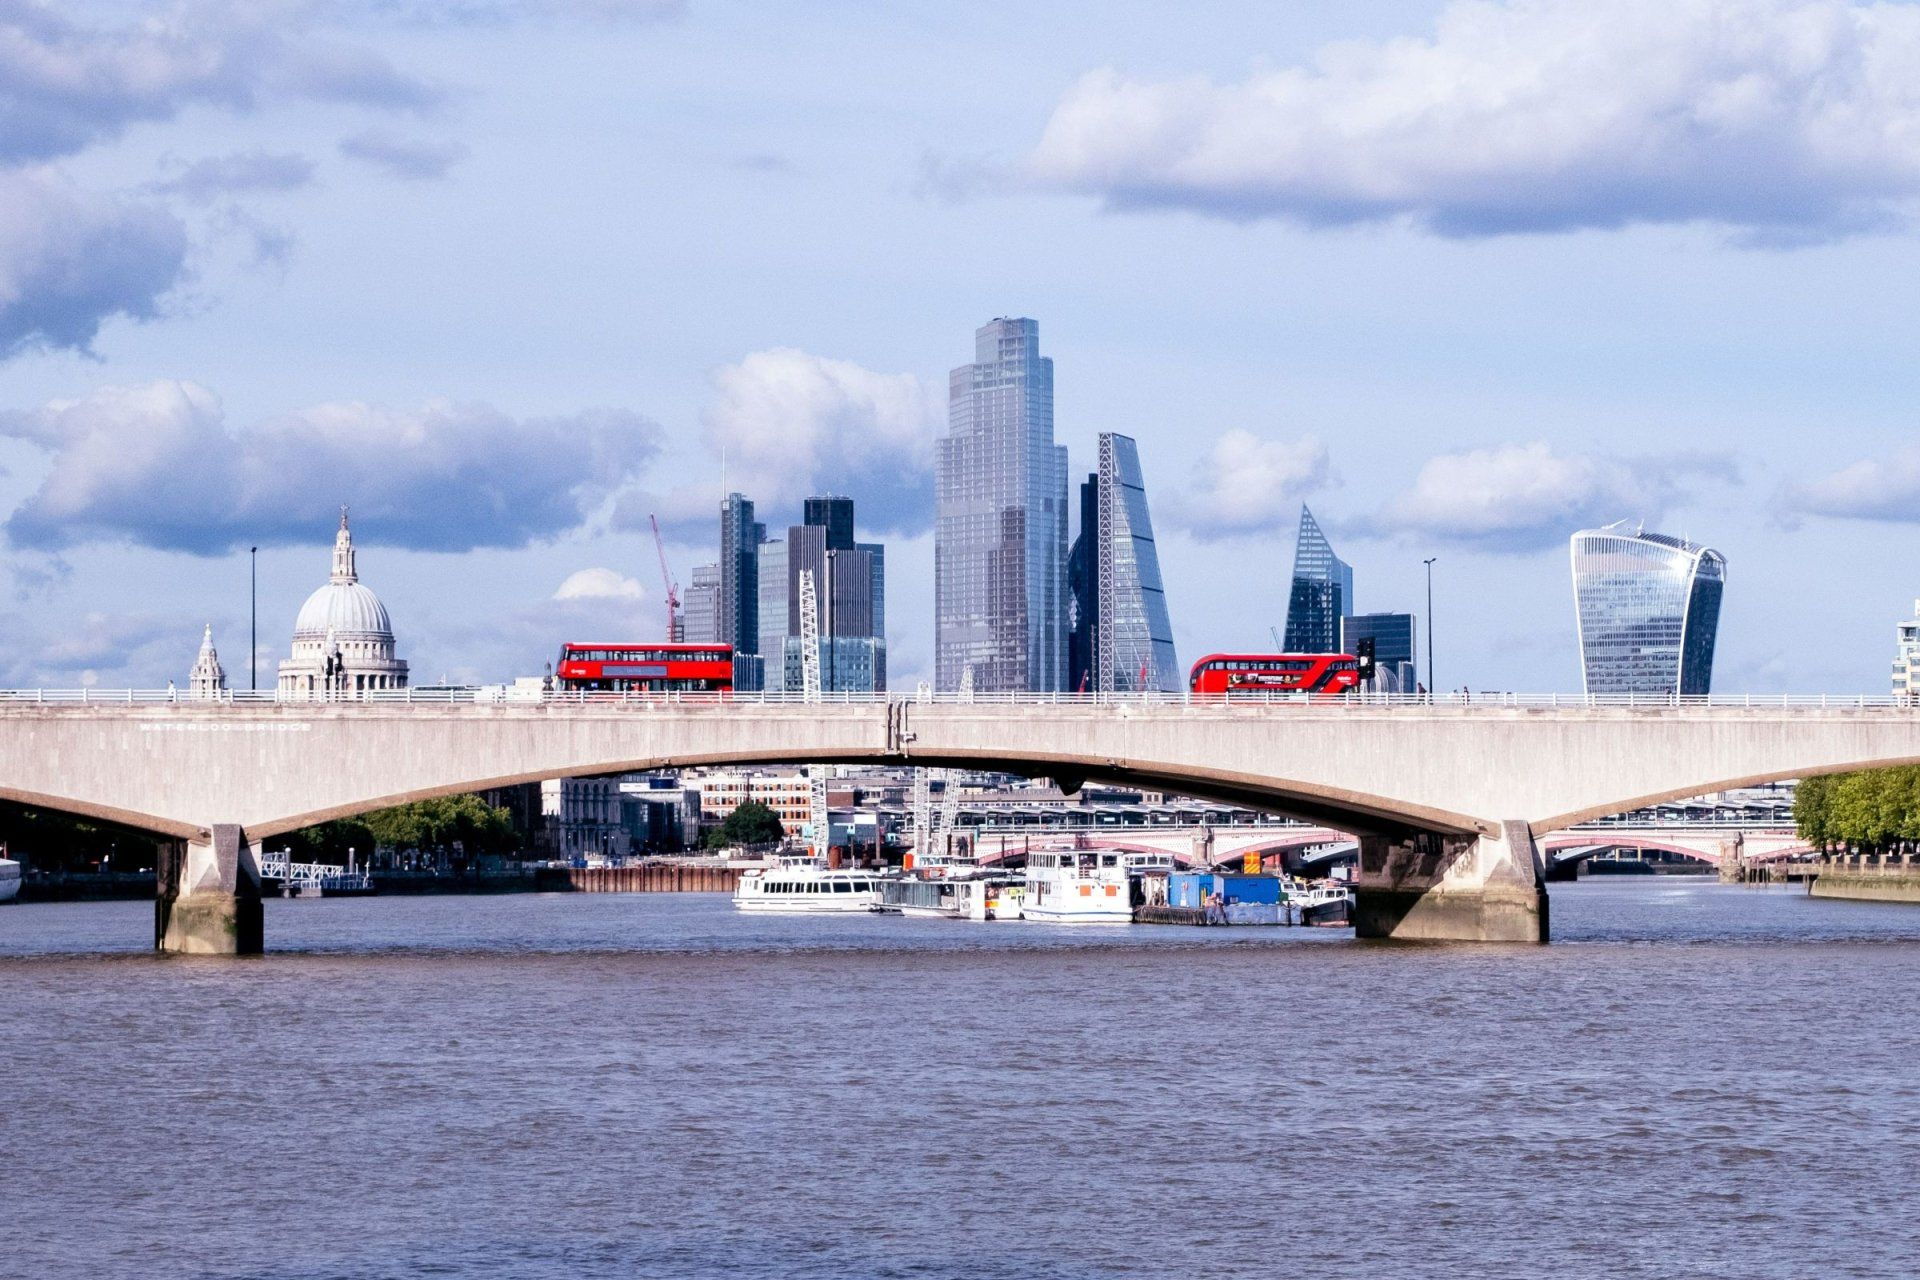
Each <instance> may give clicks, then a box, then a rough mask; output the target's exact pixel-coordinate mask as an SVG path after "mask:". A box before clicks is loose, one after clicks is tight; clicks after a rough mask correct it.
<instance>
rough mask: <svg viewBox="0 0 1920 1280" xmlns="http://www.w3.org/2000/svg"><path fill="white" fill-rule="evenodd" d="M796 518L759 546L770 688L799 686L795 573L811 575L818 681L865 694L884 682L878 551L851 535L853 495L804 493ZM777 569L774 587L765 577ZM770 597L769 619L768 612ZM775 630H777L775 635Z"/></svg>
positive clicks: (827, 687) (831, 688)
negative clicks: (800, 517) (800, 516)
mask: <svg viewBox="0 0 1920 1280" xmlns="http://www.w3.org/2000/svg"><path fill="white" fill-rule="evenodd" d="M802 509H803V511H804V512H805V515H804V523H802V524H797V525H793V526H791V527H789V528H788V529H787V536H786V537H785V538H784V539H781V540H779V541H776V542H769V543H767V544H765V546H764V547H763V548H762V549H761V562H760V572H761V575H762V578H761V588H760V600H761V608H762V610H763V612H762V614H761V618H760V632H761V635H762V637H763V638H764V639H763V645H762V650H761V652H762V654H763V655H764V656H765V657H766V659H767V661H768V676H767V679H768V683H769V685H770V687H774V688H785V689H787V690H788V691H789V692H792V691H796V690H798V689H799V688H800V647H799V646H800V639H799V637H800V575H801V573H803V572H809V571H810V572H811V573H812V574H813V581H814V591H815V599H816V607H817V608H818V609H819V611H820V614H819V618H818V623H819V628H820V684H821V688H822V689H824V690H826V691H828V692H833V691H836V690H837V691H840V692H858V693H870V692H879V691H882V690H884V689H886V687H887V642H886V623H885V598H886V595H885V593H886V569H885V551H884V548H882V546H881V545H880V544H879V543H875V542H855V541H854V540H853V536H854V535H853V529H854V513H853V499H851V498H839V497H816V498H808V499H807V500H806V501H805V503H804V504H803V506H802ZM774 572H778V573H779V574H780V577H781V582H780V584H779V586H778V588H777V589H776V588H775V587H774V586H773V585H772V584H771V583H770V582H768V581H767V577H768V575H770V574H772V573H774ZM776 603H777V605H778V607H779V610H780V617H779V619H778V624H777V628H776V622H775V620H774V619H773V618H771V617H769V616H768V612H769V611H770V610H771V609H772V607H773V606H774V605H775V604H776ZM776 630H777V636H776Z"/></svg>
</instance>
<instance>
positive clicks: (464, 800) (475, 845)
mask: <svg viewBox="0 0 1920 1280" xmlns="http://www.w3.org/2000/svg"><path fill="white" fill-rule="evenodd" d="M286 842H287V843H288V844H289V845H291V846H292V847H293V850H294V861H295V862H332V863H344V862H345V861H346V858H347V850H348V849H353V850H355V851H357V852H358V853H361V854H366V853H370V852H372V851H373V850H374V849H375V848H376V847H378V848H382V849H419V850H422V851H425V852H433V851H438V850H447V849H452V848H453V847H454V846H455V845H456V844H457V845H458V846H459V847H460V848H461V849H462V850H463V851H464V852H465V854H466V856H467V857H469V858H476V857H479V856H481V855H482V854H489V853H495V854H504V853H512V852H514V851H515V850H516V849H518V848H519V847H520V837H519V835H518V833H517V832H515V831H514V829H513V819H512V818H511V817H510V816H509V815H508V813H507V811H506V810H505V809H500V808H496V807H495V806H493V805H490V804H488V803H487V802H486V801H484V800H482V799H481V798H480V797H479V796H471V795H468V796H440V797H438V798H436V799H433V800H417V801H415V802H414V803H412V804H402V805H395V806H394V807H393V808H391V809H376V810H374V811H373V812H372V813H369V814H366V815H364V816H363V817H359V818H343V819H341V820H339V821H337V822H323V823H321V824H320V825H319V826H317V827H308V828H306V829H305V830H302V831H295V832H293V833H292V834H291V835H289V836H287V837H286Z"/></svg>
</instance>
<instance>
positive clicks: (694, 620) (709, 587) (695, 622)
mask: <svg viewBox="0 0 1920 1280" xmlns="http://www.w3.org/2000/svg"><path fill="white" fill-rule="evenodd" d="M680 617H681V628H680V629H681V631H682V633H683V634H684V635H685V637H686V642H687V643H688V644H719V643H722V641H721V638H720V566H719V565H717V564H700V565H695V566H694V567H693V581H692V583H691V584H689V585H688V587H687V594H686V596H685V597H684V598H683V599H682V600H681V602H680Z"/></svg>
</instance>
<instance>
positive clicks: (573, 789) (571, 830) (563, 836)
mask: <svg viewBox="0 0 1920 1280" xmlns="http://www.w3.org/2000/svg"><path fill="white" fill-rule="evenodd" d="M540 817H541V820H542V824H543V828H544V829H543V831H542V836H543V838H544V841H545V843H546V846H547V852H548V853H549V856H551V857H555V858H564V859H567V860H568V861H572V860H573V859H576V858H589V857H599V858H624V857H626V856H627V854H628V853H629V852H630V851H631V849H632V845H633V842H632V839H631V838H630V836H629V835H628V832H627V829H626V826H625V824H624V823H622V822H621V820H620V780H619V779H618V778H549V779H547V780H546V781H545V782H542V783H541V784H540Z"/></svg>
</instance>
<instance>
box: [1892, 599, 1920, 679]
mask: <svg viewBox="0 0 1920 1280" xmlns="http://www.w3.org/2000/svg"><path fill="white" fill-rule="evenodd" d="M1894 638H1895V645H1896V647H1895V649H1894V654H1893V692H1894V694H1895V695H1896V696H1902V697H1906V698H1909V699H1912V698H1920V600H1915V601H1914V602H1913V621H1911V622H1903V623H1901V624H1900V625H1899V627H1898V628H1897V629H1896V630H1895V632H1894Z"/></svg>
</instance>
